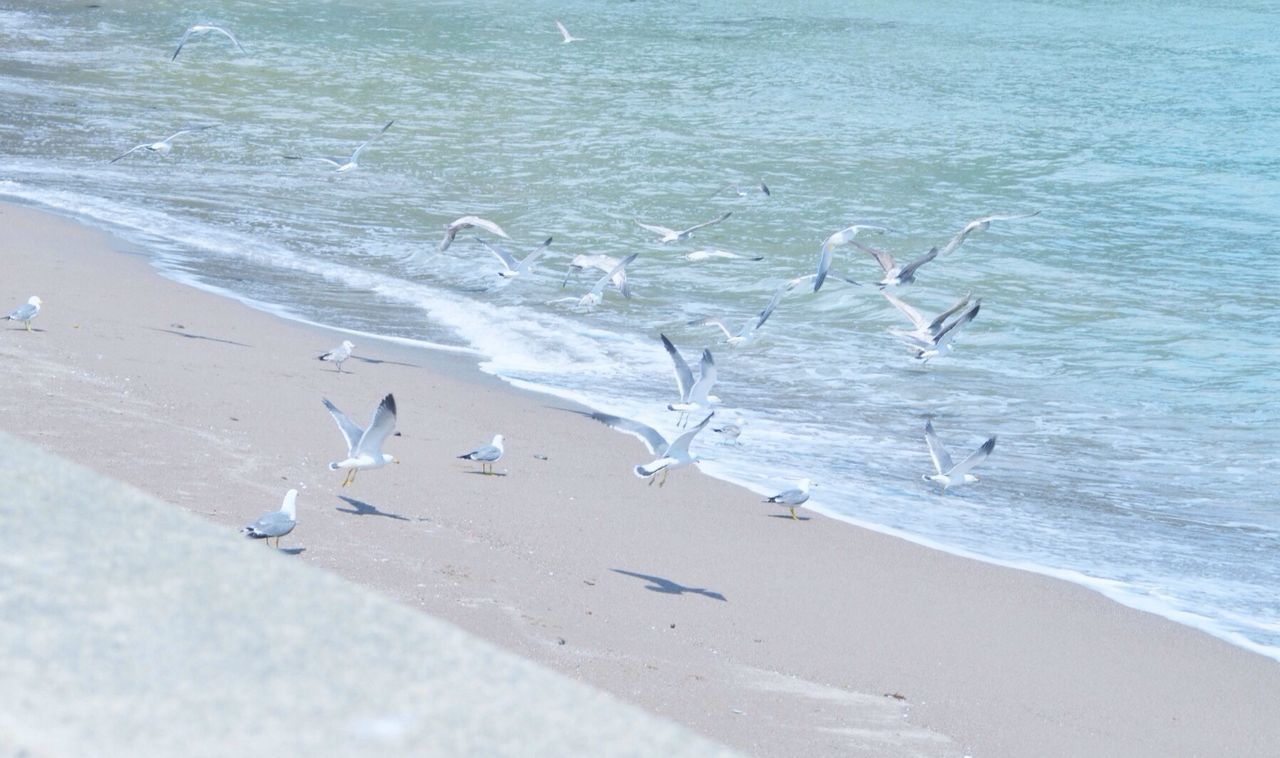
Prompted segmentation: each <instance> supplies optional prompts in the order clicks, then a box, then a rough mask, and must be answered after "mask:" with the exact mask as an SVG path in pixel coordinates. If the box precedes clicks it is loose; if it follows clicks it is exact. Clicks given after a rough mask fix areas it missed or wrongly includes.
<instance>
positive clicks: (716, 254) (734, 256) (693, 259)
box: [683, 249, 764, 263]
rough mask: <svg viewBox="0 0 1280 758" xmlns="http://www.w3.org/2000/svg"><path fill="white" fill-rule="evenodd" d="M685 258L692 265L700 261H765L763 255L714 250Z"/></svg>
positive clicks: (696, 252)
mask: <svg viewBox="0 0 1280 758" xmlns="http://www.w3.org/2000/svg"><path fill="white" fill-rule="evenodd" d="M683 257H684V259H685V260H686V261H689V262H690V263H697V262H699V261H710V260H721V261H733V260H743V261H762V260H764V256H763V255H740V254H738V253H731V252H729V251H728V250H713V249H706V250H694V251H693V252H692V253H685V254H684V256H683Z"/></svg>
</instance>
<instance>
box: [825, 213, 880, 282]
mask: <svg viewBox="0 0 1280 758" xmlns="http://www.w3.org/2000/svg"><path fill="white" fill-rule="evenodd" d="M864 231H866V232H875V233H877V234H884V233H885V232H887V231H889V229H887V228H885V227H883V226H876V225H875V224H853V225H852V226H846V227H845V228H843V229H841V230H840V231H838V232H835V233H834V234H832V235H831V236H829V237H827V239H826V241H824V242H823V243H822V252H821V253H819V255H818V270H817V274H816V278H815V279H814V280H813V291H814V292H817V291H818V290H820V289H822V283H823V282H825V281H826V280H827V274H828V273H829V272H830V271H831V258H832V256H833V255H834V254H835V248H836V246H837V245H844V244H847V243H849V242H853V239H854V237H857V236H858V233H859V232H864Z"/></svg>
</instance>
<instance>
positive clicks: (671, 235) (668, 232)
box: [633, 211, 733, 243]
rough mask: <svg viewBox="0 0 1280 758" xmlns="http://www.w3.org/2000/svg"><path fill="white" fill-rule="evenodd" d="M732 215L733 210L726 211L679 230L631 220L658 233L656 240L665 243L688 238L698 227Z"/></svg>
mask: <svg viewBox="0 0 1280 758" xmlns="http://www.w3.org/2000/svg"><path fill="white" fill-rule="evenodd" d="M732 215H733V211H727V212H725V213H723V214H721V215H720V216H719V217H717V218H713V219H711V220H710V221H703V222H702V223H701V224H694V225H693V226H691V227H689V228H688V229H682V230H680V231H676V230H675V229H669V228H667V227H665V226H658V225H657V224H646V223H644V222H642V221H640V220H638V219H633V220H634V221H635V222H636V224H637V225H639V226H640V227H641V228H644V229H648V230H649V231H651V232H653V233H654V234H657V235H660V236H661V237H662V239H660V240H658V241H659V242H663V243H666V242H678V241H680V240H687V239H689V237H690V236H692V235H693V233H694V232H696V231H698V230H699V229H703V228H705V227H708V226H715V225H716V224H718V223H720V222H721V221H724V220H725V219H727V218H729V217H730V216H732Z"/></svg>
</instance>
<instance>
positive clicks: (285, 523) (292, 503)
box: [240, 490, 298, 550]
mask: <svg viewBox="0 0 1280 758" xmlns="http://www.w3.org/2000/svg"><path fill="white" fill-rule="evenodd" d="M297 503H298V491H297V490H289V491H288V492H286V493H284V502H282V503H281V504H280V510H278V511H272V512H270V513H266V514H263V515H262V516H260V517H258V520H257V521H255V522H253V523H252V524H249V525H248V526H246V527H245V528H243V529H241V530H240V533H241V534H243V535H244V536H246V537H250V538H252V539H255V540H266V541H267V543H268V544H270V542H271V538H272V537H275V538H276V549H277V550H279V549H280V538H281V537H283V536H285V535H286V534H288V533H289V532H292V531H293V527H294V526H295V525H296V524H297V523H298V510H297V508H298V506H297Z"/></svg>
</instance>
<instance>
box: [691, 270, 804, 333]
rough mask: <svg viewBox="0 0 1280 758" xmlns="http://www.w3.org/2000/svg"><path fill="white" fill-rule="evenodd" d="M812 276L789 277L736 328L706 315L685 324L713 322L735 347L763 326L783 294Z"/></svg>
mask: <svg viewBox="0 0 1280 758" xmlns="http://www.w3.org/2000/svg"><path fill="white" fill-rule="evenodd" d="M813 276H814V275H813V274H808V275H806V276H799V277H796V278H795V279H790V280H788V281H785V282H783V283H782V284H781V285H780V286H779V287H778V289H777V290H775V291H774V293H773V297H772V298H771V299H770V300H769V304H768V305H766V306H765V307H764V309H763V310H761V311H760V312H759V313H757V314H756V315H755V316H753V317H751V318H749V319H747V320H746V321H745V322H744V323H743V324H742V325H741V326H739V327H738V328H737V329H733V328H732V327H730V325H729V323H728V322H727V321H725V320H724V319H723V318H716V317H714V316H708V317H707V318H699V319H694V320H693V321H690V322H689V323H688V324H687V325H688V326H706V325H709V324H714V325H716V326H718V327H720V331H722V332H724V336H725V342H727V343H729V344H730V345H732V346H734V347H737V346H738V345H741V344H743V343H745V342H749V341H750V340H751V338H752V337H754V336H755V333H756V331H757V330H758V329H759V328H760V327H762V326H764V322H766V321H768V320H769V317H770V316H772V315H773V311H774V309H776V308H777V307H778V303H780V302H782V296H783V295H785V294H786V293H788V292H790V291H791V290H793V289H795V288H796V286H797V285H799V284H801V283H803V282H805V281H808V280H809V279H810V278H812V277H813Z"/></svg>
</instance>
